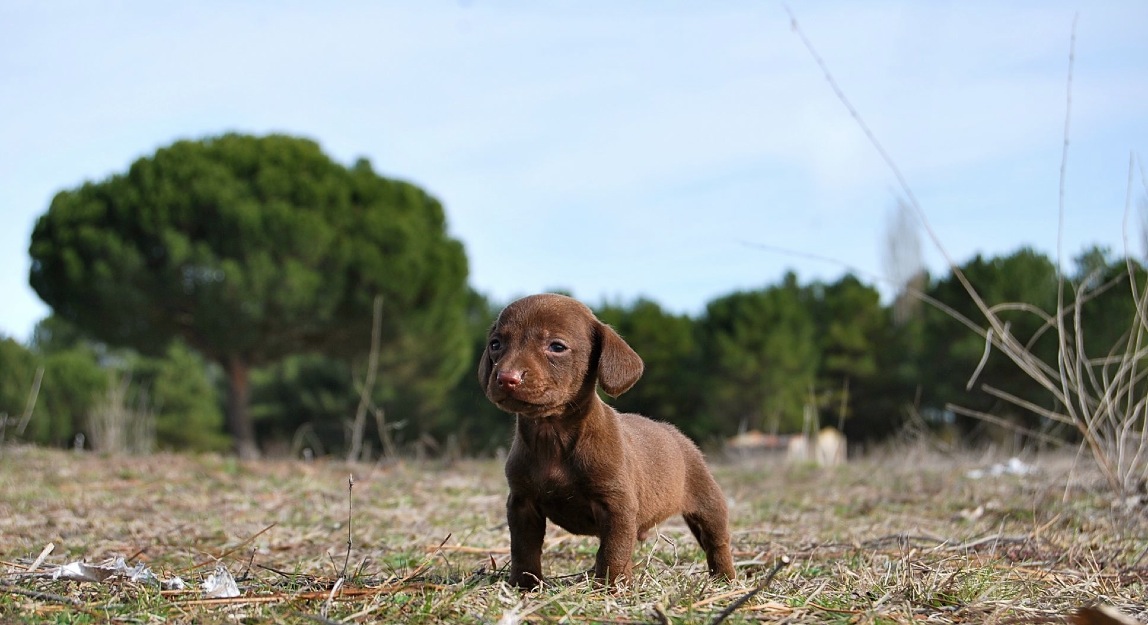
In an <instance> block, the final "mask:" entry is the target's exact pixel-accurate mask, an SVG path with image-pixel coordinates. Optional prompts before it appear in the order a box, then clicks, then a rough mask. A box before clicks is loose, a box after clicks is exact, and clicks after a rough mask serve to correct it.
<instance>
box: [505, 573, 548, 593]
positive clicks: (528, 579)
mask: <svg viewBox="0 0 1148 625" xmlns="http://www.w3.org/2000/svg"><path fill="white" fill-rule="evenodd" d="M508 581H509V583H510V585H511V586H514V587H516V588H521V589H523V590H534V589H535V588H538V587H539V586H540V585H542V576H540V575H535V574H534V573H531V572H529V571H511V572H510V579H509V580H508Z"/></svg>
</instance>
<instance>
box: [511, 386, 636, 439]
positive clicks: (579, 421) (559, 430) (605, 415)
mask: <svg viewBox="0 0 1148 625" xmlns="http://www.w3.org/2000/svg"><path fill="white" fill-rule="evenodd" d="M616 427H617V426H616V424H615V422H614V411H613V409H612V408H610V406H608V405H606V402H604V401H602V400H601V399H600V398H599V397H598V396H597V395H596V394H591V395H589V397H587V398H586V399H585V400H583V401H581V402H578V403H577V404H568V405H567V410H566V411H564V412H563V413H561V414H557V415H554V416H548V417H528V416H524V415H518V418H517V430H518V433H517V435H518V436H519V437H520V438H521V440H522V441H523V442H524V443H527V444H528V445H530V446H531V447H533V448H534V449H539V450H540V449H543V448H551V449H553V450H555V451H570V450H572V449H573V448H574V447H575V446H577V444H578V443H579V442H580V441H582V440H584V439H587V438H596V437H600V436H602V435H604V434H606V432H612V431H613V430H614V429H615V428H616Z"/></svg>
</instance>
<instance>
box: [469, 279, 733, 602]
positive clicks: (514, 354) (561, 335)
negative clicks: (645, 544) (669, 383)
mask: <svg viewBox="0 0 1148 625" xmlns="http://www.w3.org/2000/svg"><path fill="white" fill-rule="evenodd" d="M641 375H642V359H641V358H640V357H638V354H636V353H635V352H634V350H633V349H631V348H630V346H629V345H627V344H626V342H625V341H623V340H622V337H620V336H618V334H617V333H616V332H615V331H614V330H613V329H612V328H611V327H610V326H608V325H606V324H604V323H602V322H601V321H599V320H598V319H597V318H596V317H595V316H594V313H592V312H591V311H590V309H589V308H587V307H586V306H585V305H583V304H581V303H579V302H578V301H576V300H573V299H571V298H569V297H566V296H563V295H552V294H546V295H533V296H530V297H526V298H523V299H520V300H518V301H516V302H514V303H513V304H511V305H509V306H507V307H506V309H505V310H503V311H502V314H500V315H499V316H498V319H497V320H496V321H495V322H494V325H493V326H492V327H491V329H490V334H489V337H488V341H487V346H486V351H485V352H484V353H483V354H482V359H481V360H480V361H479V364H478V377H479V380H480V381H481V382H482V385H483V388H484V389H485V391H486V396H487V397H488V398H489V399H490V401H492V402H494V404H495V405H497V406H498V407H499V408H501V409H503V410H505V411H507V412H510V413H513V414H515V415H517V429H516V431H515V435H514V444H513V445H512V446H511V449H510V456H509V457H508V458H507V460H506V480H507V482H508V483H509V484H510V497H509V498H508V499H507V501H506V516H507V521H508V522H509V525H510V583H511V584H514V585H516V586H520V587H524V588H531V587H534V586H536V585H537V584H538V583H539V582H540V581H541V580H542V539H543V537H544V536H545V534H546V519H550V520H551V521H553V522H555V523H557V524H558V525H559V526H561V527H563V528H565V529H566V530H567V531H569V532H572V533H574V534H583V535H592V536H597V537H598V538H599V539H600V540H601V544H600V545H599V547H598V556H597V559H596V561H595V564H594V575H595V576H596V577H598V578H599V579H601V580H605V581H607V582H610V581H614V580H618V579H622V578H626V577H629V576H630V570H631V568H632V566H633V563H632V561H631V558H632V556H633V552H634V546H635V544H636V542H637V541H638V540H640V539H644V538H645V535H646V532H648V531H649V530H650V528H651V527H653V526H654V524H656V523H658V522H660V521H662V520H664V519H665V518H667V517H669V516H671V515H674V514H679V513H680V514H681V515H682V516H683V517H684V518H685V521H686V524H687V525H688V526H689V528H690V531H691V532H693V534H694V537H695V538H697V540H698V542H699V543H700V544H701V546H702V549H704V550H705V553H706V561H707V563H708V564H709V571H710V574H712V575H715V576H721V577H725V578H727V579H733V577H734V570H733V557H732V556H731V554H730V545H729V528H728V524H727V522H728V520H727V517H728V512H727V510H726V504H725V498H724V497H723V496H722V492H721V489H720V488H719V487H718V485H717V482H715V481H714V479H713V476H711V475H710V472H709V469H708V468H706V464H705V460H704V459H703V458H702V454H701V452H699V451H698V448H697V447H696V446H695V445H694V444H693V443H692V442H691V441H690V440H689V439H688V438H686V437H685V436H684V435H683V434H682V433H681V432H679V431H678V430H677V429H675V428H674V427H673V426H671V425H669V424H666V423H660V422H658V421H652V420H650V419H647V418H645V417H643V416H640V415H636V414H620V413H618V412H616V411H615V410H614V409H613V408H611V407H610V406H608V405H606V403H605V402H603V401H602V400H601V399H599V397H598V394H597V392H596V386H597V385H598V384H599V383H600V384H601V385H602V389H603V390H605V391H606V393H607V394H609V395H610V396H612V397H617V396H618V395H620V394H622V393H624V392H625V391H627V390H628V389H629V388H630V387H631V386H633V385H634V383H635V382H637V381H638V378H639V377H640V376H641Z"/></svg>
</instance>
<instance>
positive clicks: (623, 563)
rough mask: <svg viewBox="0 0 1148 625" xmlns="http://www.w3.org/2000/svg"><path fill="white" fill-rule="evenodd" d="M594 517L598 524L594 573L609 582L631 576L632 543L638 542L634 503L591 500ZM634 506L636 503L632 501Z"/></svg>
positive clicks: (632, 564) (632, 563)
mask: <svg viewBox="0 0 1148 625" xmlns="http://www.w3.org/2000/svg"><path fill="white" fill-rule="evenodd" d="M591 505H592V508H593V512H594V521H595V523H597V525H598V532H599V534H598V537H599V539H600V540H601V544H599V545H598V556H597V557H596V558H595V560H594V576H595V577H597V578H598V579H599V580H602V581H604V582H606V583H607V584H612V583H614V582H615V581H618V580H622V579H627V578H629V577H630V572H631V569H632V568H633V566H634V562H633V557H634V546H635V545H636V544H637V542H638V524H637V518H636V516H635V515H634V513H633V509H634V506H626V505H625V504H622V505H617V504H615V505H610V504H601V503H594V504H591ZM635 506H636V504H635Z"/></svg>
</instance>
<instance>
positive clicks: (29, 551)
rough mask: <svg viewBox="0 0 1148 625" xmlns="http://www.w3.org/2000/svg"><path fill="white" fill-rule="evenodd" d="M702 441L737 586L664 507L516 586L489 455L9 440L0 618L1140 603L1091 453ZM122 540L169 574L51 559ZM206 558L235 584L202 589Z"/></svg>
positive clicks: (972, 614)
mask: <svg viewBox="0 0 1148 625" xmlns="http://www.w3.org/2000/svg"><path fill="white" fill-rule="evenodd" d="M713 458H714V460H713V463H712V466H713V469H714V472H715V475H716V476H717V478H718V481H719V482H720V483H721V485H722V487H723V489H724V490H725V493H726V496H727V497H728V499H729V501H730V504H731V525H732V530H733V537H734V552H735V553H734V557H735V560H736V561H737V562H738V574H739V576H740V577H739V579H738V580H736V581H735V582H732V583H726V582H717V581H712V580H710V579H709V578H708V576H707V575H706V574H705V562H704V557H703V555H702V553H701V551H700V549H699V548H698V547H697V545H696V543H695V542H694V541H693V538H692V537H691V536H690V535H689V532H688V531H687V529H686V527H685V525H684V523H683V522H682V521H681V519H677V518H675V519H671V520H669V521H667V522H666V523H664V524H663V525H661V526H660V527H659V533H658V535H656V536H654V537H652V538H651V539H649V540H647V541H646V542H645V543H643V544H642V545H640V546H639V549H638V552H637V553H635V554H634V558H635V562H636V566H635V572H636V579H635V580H634V582H633V583H631V584H630V585H629V586H627V587H624V588H620V589H614V590H606V589H602V588H600V587H597V586H596V585H595V584H594V583H592V582H590V581H586V580H585V579H583V578H582V577H581V576H580V575H578V574H579V573H580V572H583V571H586V570H588V569H590V568H591V567H592V565H593V557H594V552H595V549H596V548H597V541H596V540H595V539H592V538H584V537H576V536H571V535H569V534H567V533H565V532H563V531H561V530H558V529H557V528H554V527H551V528H550V530H549V532H548V535H547V543H546V548H545V552H544V554H543V566H544V571H545V573H546V574H547V575H548V576H549V577H550V578H551V579H550V581H549V583H548V584H547V586H546V587H544V588H543V589H542V590H540V591H537V592H529V593H523V592H520V591H518V590H515V589H512V588H510V587H508V586H507V585H506V583H505V580H506V563H507V560H508V555H507V554H508V545H509V536H508V534H507V530H506V524H505V519H504V509H503V502H504V500H505V495H506V486H505V482H504V479H503V477H502V473H501V466H500V465H499V464H498V463H497V462H496V461H494V460H473V461H464V462H459V463H454V464H452V465H445V464H443V463H438V462H433V461H427V462H415V461H405V462H394V463H380V464H375V465H368V464H356V465H347V464H345V463H342V462H336V461H314V462H302V461H260V462H239V461H237V460H235V459H233V458H228V457H220V456H185V455H174V454H159V455H154V456H148V457H142V458H108V457H101V456H98V455H93V454H90V453H75V452H66V451H58V450H45V449H38V448H33V447H23V446H9V447H4V448H0V574H2V577H0V621H3V622H37V623H38V622H55V623H89V622H90V623H95V622H106V621H109V620H111V621H114V622H123V623H159V622H166V623H211V622H219V623H235V622H242V623H296V622H297V623H315V622H318V623H333V622H421V623H435V622H449V623H507V624H510V623H519V622H566V623H589V622H608V623H667V622H669V623H715V622H725V623H748V622H754V623H757V622H767V623H772V622H803V623H909V622H912V623H1049V622H1067V621H1065V620H1064V619H1065V618H1066V617H1068V616H1069V615H1070V614H1072V613H1073V611H1074V610H1077V609H1079V608H1082V607H1085V606H1091V605H1095V604H1106V605H1109V606H1114V607H1115V608H1116V609H1118V610H1120V611H1121V612H1123V613H1124V614H1125V615H1129V616H1131V617H1133V618H1138V619H1140V620H1141V622H1143V621H1144V619H1145V618H1146V617H1148V600H1146V599H1145V597H1146V596H1148V592H1146V590H1148V588H1146V584H1145V581H1146V578H1148V561H1146V558H1145V553H1146V552H1148V512H1146V511H1145V508H1144V506H1143V502H1141V501H1140V500H1139V499H1135V498H1134V499H1131V500H1120V499H1118V498H1117V497H1115V496H1113V495H1112V494H1111V493H1110V492H1108V491H1107V490H1105V486H1104V483H1103V482H1102V480H1100V479H1099V477H1098V476H1097V475H1096V474H1095V472H1094V471H1093V470H1092V469H1091V468H1090V467H1089V465H1088V462H1087V460H1086V459H1085V458H1082V457H1077V456H1075V455H1072V454H1071V453H1068V452H1063V451H1062V452H1057V453H1050V454H1046V455H1042V456H1036V457H1024V458H1022V460H1023V464H1020V465H1017V466H1018V467H1020V468H1021V469H1027V468H1034V469H1035V472H1034V473H1028V474H1023V475H1018V474H1014V473H1009V472H1005V473H1004V474H1002V475H993V474H992V473H991V472H988V474H985V475H982V476H981V477H979V478H974V477H971V476H970V471H973V470H976V469H981V470H984V469H989V468H991V467H992V465H994V464H996V463H998V462H1003V461H1006V460H1007V458H1000V457H996V456H993V455H991V454H983V455H960V456H953V455H945V454H940V453H937V452H933V451H929V450H928V449H927V448H926V447H925V446H923V445H919V444H917V445H905V446H898V447H894V448H891V449H887V450H884V451H882V452H878V453H874V454H872V455H870V456H868V457H864V458H859V459H851V461H850V462H849V463H848V464H846V465H844V466H840V467H834V468H825V469H821V468H816V467H812V466H808V465H799V466H793V465H788V464H785V463H784V462H783V461H782V460H780V459H777V458H771V457H752V458H740V459H731V458H722V457H720V456H719V455H718V454H714V455H713ZM974 475H975V474H974ZM351 476H353V480H354V481H353V486H351V487H350V488H349V481H350V478H351ZM348 542H349V543H350V550H349V553H348ZM49 545H51V546H53V548H52V550H51V551H50V552H48V553H47V554H46V555H45V557H44V558H43V560H42V562H41V563H40V564H38V566H37V567H36V570H35V571H29V568H31V566H32V565H33V563H34V562H35V560H37V558H38V556H40V555H41V554H42V553H43V552H44V551H45V548H46V547H48V546H49ZM117 556H119V557H122V558H124V559H125V562H126V564H127V565H129V566H138V565H141V564H142V565H144V566H146V567H147V568H148V570H150V571H151V572H153V573H154V574H155V575H156V576H157V577H158V578H160V579H163V580H168V579H171V578H173V577H179V578H180V579H182V580H184V581H185V582H186V587H185V588H184V589H183V590H165V589H162V588H161V587H160V585H159V584H158V583H156V582H145V581H136V582H133V581H130V580H128V579H124V578H122V577H111V578H109V579H107V580H104V581H102V582H82V581H66V580H63V579H52V577H51V575H50V573H51V572H52V571H53V570H55V569H56V568H57V567H59V566H61V565H64V564H67V563H69V562H73V561H80V560H82V561H85V562H88V563H100V562H102V561H104V560H106V559H110V558H115V557H117ZM779 563H780V564H782V566H781V568H780V570H778V571H777V573H776V575H775V576H773V577H772V578H770V577H769V573H770V572H771V571H772V570H773V569H774V568H775V567H776V566H777V565H778V564H779ZM220 566H222V567H224V568H225V569H226V570H227V571H228V572H230V573H231V574H232V575H233V576H234V577H235V578H236V580H237V582H238V587H239V590H240V592H241V593H242V595H241V596H239V597H236V598H230V599H208V598H205V596H204V592H203V583H204V582H205V580H206V579H207V578H208V576H209V575H212V574H214V573H217V571H218V567H220ZM341 578H345V579H342V581H340V579H341ZM754 590H759V592H757V594H755V595H753V596H752V597H750V598H749V599H748V600H747V601H745V602H744V603H741V604H737V605H736V606H735V602H737V601H738V600H739V599H741V598H743V597H745V596H746V595H749V594H750V593H751V592H752V591H754ZM730 608H733V609H732V610H730ZM1081 618H1082V617H1079V616H1078V617H1077V619H1078V620H1077V621H1075V622H1089V621H1086V620H1080V619H1081Z"/></svg>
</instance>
